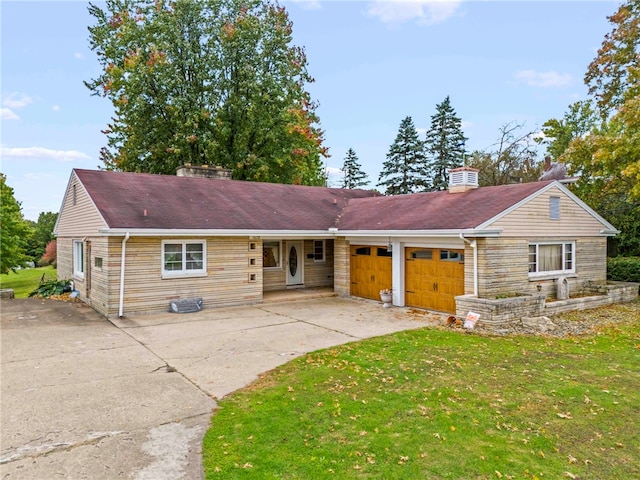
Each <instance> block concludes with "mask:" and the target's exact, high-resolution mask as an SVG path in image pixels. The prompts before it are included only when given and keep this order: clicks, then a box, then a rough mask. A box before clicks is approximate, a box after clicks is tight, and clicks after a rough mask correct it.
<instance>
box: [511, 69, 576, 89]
mask: <svg viewBox="0 0 640 480" xmlns="http://www.w3.org/2000/svg"><path fill="white" fill-rule="evenodd" d="M513 76H514V77H515V79H516V80H518V81H520V82H523V83H525V84H527V85H529V86H531V87H543V88H549V87H566V86H568V85H571V84H572V83H573V77H572V76H571V75H569V74H568V73H558V72H555V71H553V70H551V71H548V72H536V71H535V70H518V71H517V72H516V73H515V74H514V75H513Z"/></svg>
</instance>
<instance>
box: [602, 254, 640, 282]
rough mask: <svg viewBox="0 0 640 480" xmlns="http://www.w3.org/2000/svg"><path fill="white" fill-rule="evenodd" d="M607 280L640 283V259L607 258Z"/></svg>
mask: <svg viewBox="0 0 640 480" xmlns="http://www.w3.org/2000/svg"><path fill="white" fill-rule="evenodd" d="M607 280H614V281H618V282H639V283H640V257H614V258H607Z"/></svg>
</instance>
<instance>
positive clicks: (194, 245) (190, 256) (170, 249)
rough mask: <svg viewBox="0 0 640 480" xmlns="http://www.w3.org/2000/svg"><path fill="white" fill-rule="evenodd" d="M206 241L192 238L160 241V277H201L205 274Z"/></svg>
mask: <svg viewBox="0 0 640 480" xmlns="http://www.w3.org/2000/svg"><path fill="white" fill-rule="evenodd" d="M206 257H207V243H206V242H205V241H192V240H183V241H176V240H166V241H163V242H162V277H163V278H165V277H168V278H173V277H201V276H204V275H206V274H207V268H206V265H207V258H206Z"/></svg>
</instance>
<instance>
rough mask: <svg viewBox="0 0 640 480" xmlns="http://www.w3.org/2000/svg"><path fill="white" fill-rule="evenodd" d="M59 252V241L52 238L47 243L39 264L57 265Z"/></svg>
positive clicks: (43, 265)
mask: <svg viewBox="0 0 640 480" xmlns="http://www.w3.org/2000/svg"><path fill="white" fill-rule="evenodd" d="M57 252H58V248H57V243H56V241H55V240H51V241H50V242H49V243H47V247H46V248H45V250H44V254H43V255H42V257H41V258H40V261H39V262H38V266H39V267H45V266H47V265H53V266H54V267H55V266H56V259H57Z"/></svg>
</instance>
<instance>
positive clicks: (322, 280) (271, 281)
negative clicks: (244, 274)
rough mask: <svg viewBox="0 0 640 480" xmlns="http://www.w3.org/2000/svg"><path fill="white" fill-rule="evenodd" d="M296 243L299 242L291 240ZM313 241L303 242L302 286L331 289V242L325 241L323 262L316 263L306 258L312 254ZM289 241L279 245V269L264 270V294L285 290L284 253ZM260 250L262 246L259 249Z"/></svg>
mask: <svg viewBox="0 0 640 480" xmlns="http://www.w3.org/2000/svg"><path fill="white" fill-rule="evenodd" d="M292 241H293V242H298V241H299V240H292ZM313 242H314V240H304V242H303V247H302V249H303V252H304V253H303V256H304V265H303V268H304V286H305V287H307V288H313V287H331V286H333V264H334V260H333V250H334V246H333V245H334V242H333V240H330V239H327V240H325V254H324V257H325V261H324V262H316V261H315V260H314V259H313V258H307V256H308V255H311V254H313V253H314V251H313ZM289 243H290V242H289V241H287V240H285V241H282V243H281V249H282V252H281V255H282V265H281V266H280V268H274V269H268V270H264V276H263V278H264V287H263V290H264V291H265V292H270V291H275V290H284V289H286V288H287V271H286V262H287V259H286V252H287V251H288V246H289ZM260 248H262V246H261V247H260Z"/></svg>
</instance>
